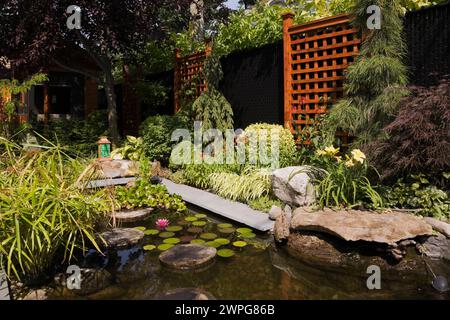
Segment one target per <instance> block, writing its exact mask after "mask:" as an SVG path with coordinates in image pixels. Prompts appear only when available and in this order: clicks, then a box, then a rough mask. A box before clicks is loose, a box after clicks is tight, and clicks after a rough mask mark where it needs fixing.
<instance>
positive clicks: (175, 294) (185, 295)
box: [155, 288, 216, 300]
mask: <svg viewBox="0 0 450 320" xmlns="http://www.w3.org/2000/svg"><path fill="white" fill-rule="evenodd" d="M155 300H216V298H215V297H214V296H213V295H212V294H210V293H209V292H206V291H204V290H201V289H197V288H178V289H173V290H169V291H167V292H164V293H162V294H159V295H157V296H156V297H155Z"/></svg>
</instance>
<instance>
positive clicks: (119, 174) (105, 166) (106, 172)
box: [100, 160, 139, 179]
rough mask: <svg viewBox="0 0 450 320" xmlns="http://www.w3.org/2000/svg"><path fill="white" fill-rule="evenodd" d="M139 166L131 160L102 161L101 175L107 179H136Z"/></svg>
mask: <svg viewBox="0 0 450 320" xmlns="http://www.w3.org/2000/svg"><path fill="white" fill-rule="evenodd" d="M138 172H139V166H138V164H137V163H136V162H134V161H131V160H110V161H100V175H101V176H102V177H104V178H106V179H114V178H126V177H134V176H136V175H137V173H138Z"/></svg>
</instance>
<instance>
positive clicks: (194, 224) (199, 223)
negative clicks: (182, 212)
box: [192, 221, 206, 227]
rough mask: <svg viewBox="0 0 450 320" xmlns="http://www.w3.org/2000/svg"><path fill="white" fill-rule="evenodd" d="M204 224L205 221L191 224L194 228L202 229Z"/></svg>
mask: <svg viewBox="0 0 450 320" xmlns="http://www.w3.org/2000/svg"><path fill="white" fill-rule="evenodd" d="M205 224H206V221H194V222H192V225H193V226H196V227H203V226H204V225H205Z"/></svg>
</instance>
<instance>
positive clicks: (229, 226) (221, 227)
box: [217, 223, 233, 229]
mask: <svg viewBox="0 0 450 320" xmlns="http://www.w3.org/2000/svg"><path fill="white" fill-rule="evenodd" d="M217 228H219V229H227V228H233V225H232V224H231V223H219V224H218V225H217Z"/></svg>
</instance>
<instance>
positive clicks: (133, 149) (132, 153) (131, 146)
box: [111, 136, 143, 161]
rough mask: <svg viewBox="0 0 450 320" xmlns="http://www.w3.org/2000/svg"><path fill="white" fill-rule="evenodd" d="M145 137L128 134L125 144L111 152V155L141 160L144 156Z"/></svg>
mask: <svg viewBox="0 0 450 320" xmlns="http://www.w3.org/2000/svg"><path fill="white" fill-rule="evenodd" d="M142 145H143V139H142V138H140V137H139V138H136V137H133V136H127V139H126V141H125V144H124V145H123V146H122V147H121V148H118V149H116V150H114V151H113V152H111V157H113V158H114V157H116V156H119V157H120V158H122V159H128V160H133V161H139V160H140V159H141V158H142V156H143V148H142Z"/></svg>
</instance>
